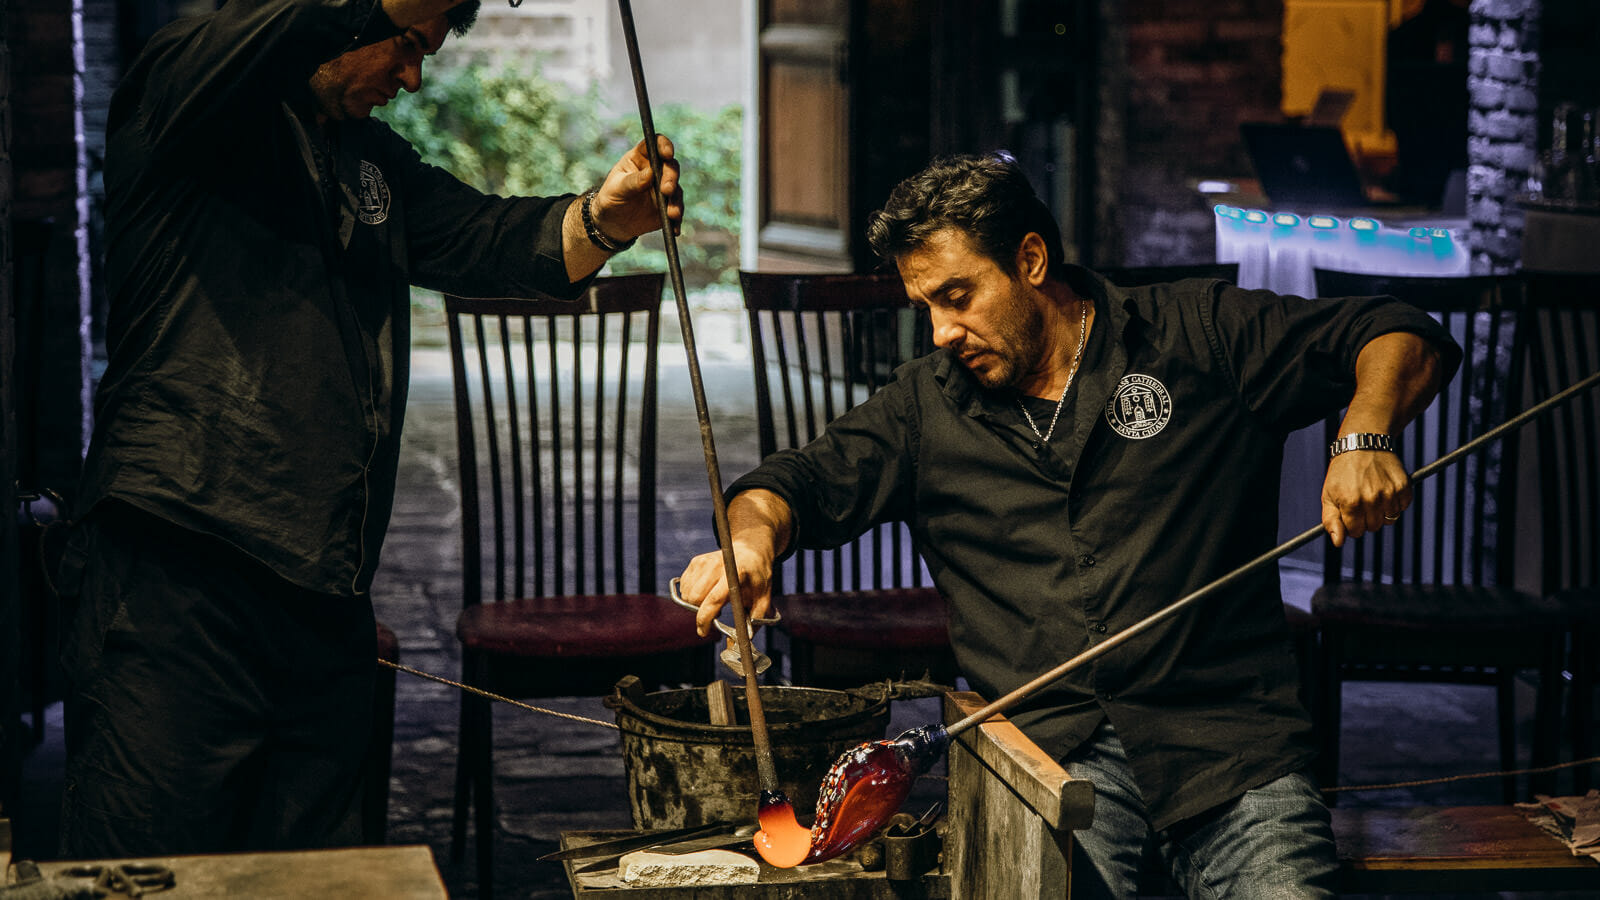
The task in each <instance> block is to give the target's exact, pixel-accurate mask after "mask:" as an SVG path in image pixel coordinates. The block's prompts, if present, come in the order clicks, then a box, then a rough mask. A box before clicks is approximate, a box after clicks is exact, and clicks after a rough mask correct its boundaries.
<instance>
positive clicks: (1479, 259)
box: [1467, 0, 1541, 274]
mask: <svg viewBox="0 0 1600 900" xmlns="http://www.w3.org/2000/svg"><path fill="white" fill-rule="evenodd" d="M1540 7H1541V2H1540V0H1473V3H1472V28H1471V31H1470V33H1469V39H1470V41H1471V50H1470V56H1469V58H1468V76H1467V86H1468V90H1469V93H1470V96H1471V103H1472V106H1471V109H1470V111H1469V112H1468V119H1467V160H1468V168H1467V215H1468V217H1469V218H1470V219H1471V231H1470V233H1469V235H1468V247H1469V248H1470V249H1471V251H1472V271H1473V272H1475V273H1477V274H1491V273H1498V272H1510V271H1514V270H1515V269H1516V268H1517V266H1518V263H1519V262H1520V259H1521V245H1522V223H1523V214H1522V210H1521V209H1520V208H1518V207H1517V205H1516V203H1515V202H1514V200H1513V198H1514V197H1515V195H1516V194H1518V193H1519V192H1521V191H1522V190H1523V189H1524V186H1525V185H1526V183H1527V180H1528V175H1529V173H1530V172H1531V171H1532V169H1533V165H1534V162H1535V160H1536V159H1537V155H1538V130H1539V121H1538V115H1539V87H1538V85H1539V69H1540V66H1539V43H1540V38H1539V35H1540V27H1539V26H1540V13H1541V10H1540Z"/></svg>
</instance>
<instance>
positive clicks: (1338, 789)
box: [1322, 756, 1600, 794]
mask: <svg viewBox="0 0 1600 900" xmlns="http://www.w3.org/2000/svg"><path fill="white" fill-rule="evenodd" d="M1594 763H1600V756H1591V757H1589V758H1588V759H1575V760H1573V761H1572V762H1564V763H1557V764H1555V765H1553V766H1540V767H1538V768H1536V769H1512V770H1511V771H1508V772H1473V773H1472V774H1470V775H1447V776H1445V777H1443V778H1423V779H1419V780H1417V781H1396V782H1392V783H1390V784H1350V785H1343V786H1335V787H1325V788H1323V789H1322V792H1323V793H1324V794H1342V793H1345V792H1347V791H1381V790H1388V789H1391V788H1408V787H1422V786H1423V785H1429V784H1445V783H1447V782H1451V781H1470V780H1472V779H1475V778H1514V777H1516V776H1518V775H1543V774H1545V773H1547V772H1559V771H1560V770H1562V769H1571V768H1576V767H1577V766H1587V765H1592V764H1594Z"/></svg>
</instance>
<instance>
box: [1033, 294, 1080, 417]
mask: <svg viewBox="0 0 1600 900" xmlns="http://www.w3.org/2000/svg"><path fill="white" fill-rule="evenodd" d="M1078 303H1079V308H1080V310H1081V311H1082V313H1081V315H1080V316H1079V318H1078V349H1076V350H1074V351H1072V368H1071V369H1068V370H1067V385H1066V387H1063V388H1062V389H1061V399H1059V400H1057V401H1056V411H1055V415H1052V416H1051V417H1050V428H1049V430H1047V431H1045V433H1044V434H1040V433H1039V426H1038V425H1035V424H1034V422H1033V414H1032V413H1030V412H1028V406H1027V404H1025V403H1023V402H1022V398H1021V397H1020V396H1019V397H1017V408H1018V409H1020V410H1022V417H1023V418H1024V419H1027V420H1028V427H1029V428H1032V429H1033V435H1034V437H1037V438H1038V439H1039V443H1040V444H1048V443H1050V436H1051V435H1052V434H1055V433H1056V420H1057V419H1059V418H1061V407H1062V406H1063V405H1065V404H1066V402H1067V391H1070V390H1072V378H1073V376H1075V375H1077V374H1078V361H1079V360H1081V359H1083V344H1084V341H1085V340H1087V339H1088V337H1089V304H1088V302H1087V301H1084V300H1079V301H1078Z"/></svg>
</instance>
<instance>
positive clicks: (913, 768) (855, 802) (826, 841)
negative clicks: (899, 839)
mask: <svg viewBox="0 0 1600 900" xmlns="http://www.w3.org/2000/svg"><path fill="white" fill-rule="evenodd" d="M949 743H950V736H949V735H948V734H946V733H945V730H944V726H943V725H924V726H923V727H921V728H913V729H911V730H910V731H907V732H905V733H903V734H901V735H900V736H899V737H897V738H895V739H894V740H892V741H871V742H869V743H865V744H862V745H860V746H858V747H855V748H854V749H851V750H847V751H845V753H844V755H842V756H840V757H839V759H838V760H837V761H835V762H834V764H833V767H832V768H831V769H829V770H828V774H827V776H826V777H825V778H823V780H822V790H821V793H820V795H819V797H818V799H817V816H816V820H815V821H814V822H813V823H812V825H811V830H810V832H807V831H806V830H805V829H804V828H802V827H801V826H800V824H799V822H797V821H796V820H795V817H794V809H793V808H792V807H791V806H790V805H789V800H788V798H786V797H784V796H783V794H782V793H779V792H776V791H772V792H763V793H762V795H761V809H760V813H759V815H758V818H759V820H760V822H761V828H762V831H760V832H759V833H757V834H756V849H757V850H758V851H760V853H761V857H762V859H765V860H766V861H767V862H769V863H771V864H772V865H774V866H778V867H780V868H785V869H787V868H792V867H794V866H797V865H800V864H801V863H819V862H826V861H828V860H830V859H833V858H834V857H836V856H840V855H842V854H845V853H849V852H850V851H851V850H854V849H855V848H856V847H859V846H860V845H861V844H862V843H864V842H865V841H866V840H867V839H868V838H870V837H872V836H873V835H874V834H876V833H877V832H878V831H879V830H880V829H882V828H883V827H884V826H885V825H887V824H888V822H889V819H891V818H892V817H893V816H894V814H895V813H897V812H899V811H900V804H902V803H904V802H905V799H906V795H907V794H909V793H911V785H912V783H913V782H915V781H916V780H917V776H918V775H921V774H922V773H924V772H926V771H928V769H929V768H931V767H932V766H933V764H934V762H935V761H937V760H938V759H939V757H940V756H942V755H943V754H944V751H945V748H946V747H947V746H948V745H949Z"/></svg>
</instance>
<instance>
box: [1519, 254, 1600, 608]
mask: <svg viewBox="0 0 1600 900" xmlns="http://www.w3.org/2000/svg"><path fill="white" fill-rule="evenodd" d="M1522 278H1523V281H1524V284H1525V290H1526V292H1527V314H1526V320H1527V325H1526V327H1525V328H1524V329H1523V332H1522V337H1523V345H1524V346H1523V349H1522V352H1521V353H1519V354H1518V366H1519V369H1520V370H1521V371H1523V372H1524V373H1525V376H1526V389H1525V390H1524V392H1523V395H1522V397H1521V398H1520V399H1521V400H1522V402H1523V405H1524V406H1529V405H1532V404H1534V403H1537V402H1539V401H1541V400H1544V399H1547V398H1549V397H1551V396H1554V395H1555V394H1557V393H1559V392H1560V391H1562V390H1564V389H1565V388H1567V387H1568V386H1570V385H1572V384H1574V383H1576V382H1577V381H1579V380H1581V379H1583V378H1585V377H1587V376H1589V375H1592V374H1594V373H1595V372H1596V371H1600V276H1597V275H1592V274H1577V273H1566V272H1524V273H1522ZM1534 433H1535V435H1536V442H1535V446H1536V455H1535V459H1534V463H1535V465H1536V470H1537V472H1538V473H1539V477H1538V483H1539V486H1540V490H1539V499H1540V519H1539V523H1538V525H1539V530H1540V541H1539V545H1540V547H1541V548H1542V550H1543V552H1542V554H1541V555H1542V562H1541V566H1540V576H1541V579H1542V587H1543V589H1544V590H1545V591H1548V592H1554V591H1559V590H1566V589H1569V588H1590V589H1593V588H1594V587H1595V586H1596V585H1600V390H1590V391H1586V392H1584V393H1583V394H1581V395H1579V396H1577V397H1574V398H1573V399H1571V400H1569V401H1567V402H1566V403H1563V404H1561V405H1560V406H1558V407H1556V408H1555V409H1553V410H1551V411H1550V412H1548V413H1546V414H1544V415H1542V416H1540V417H1539V419H1538V421H1537V423H1536V425H1535V428H1534Z"/></svg>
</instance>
